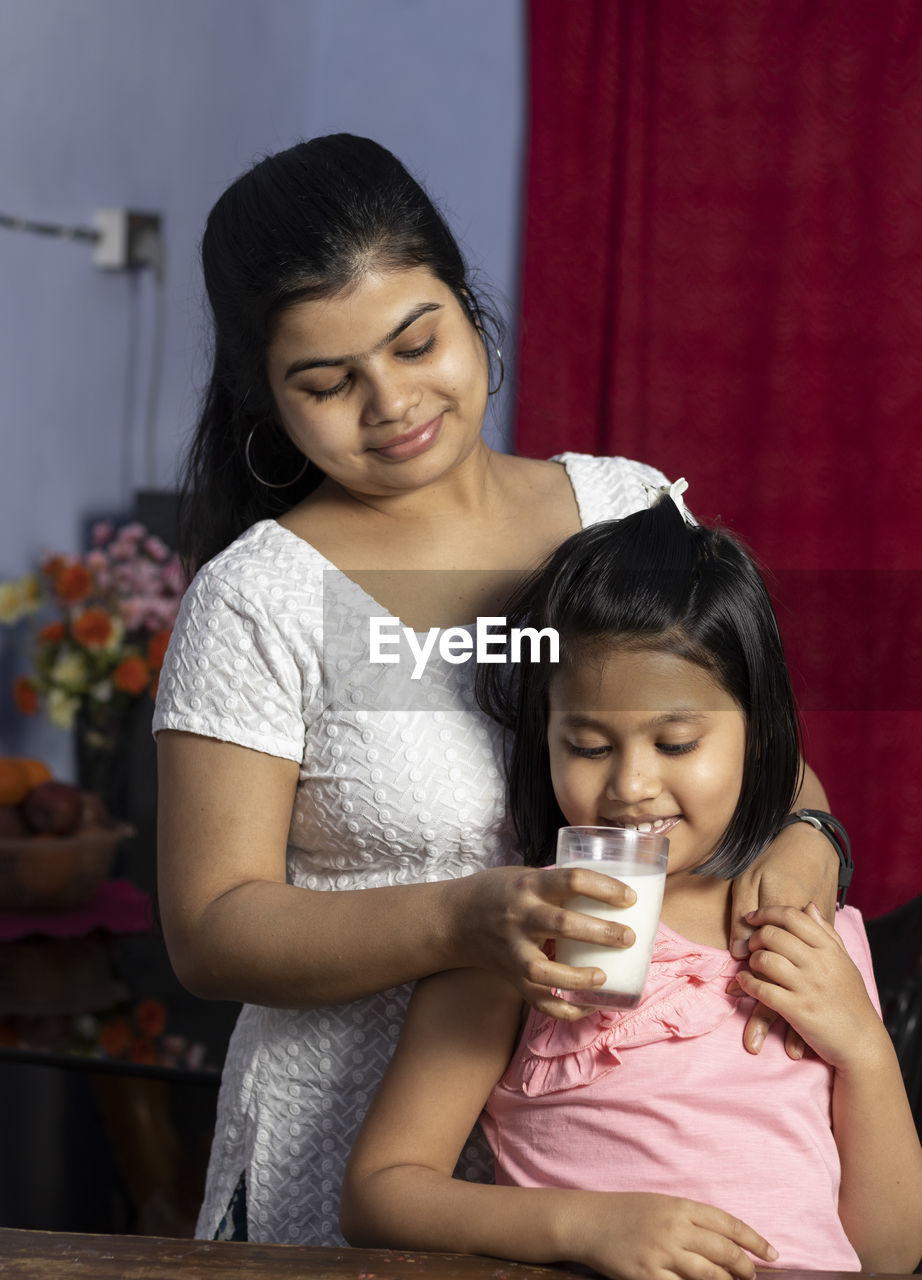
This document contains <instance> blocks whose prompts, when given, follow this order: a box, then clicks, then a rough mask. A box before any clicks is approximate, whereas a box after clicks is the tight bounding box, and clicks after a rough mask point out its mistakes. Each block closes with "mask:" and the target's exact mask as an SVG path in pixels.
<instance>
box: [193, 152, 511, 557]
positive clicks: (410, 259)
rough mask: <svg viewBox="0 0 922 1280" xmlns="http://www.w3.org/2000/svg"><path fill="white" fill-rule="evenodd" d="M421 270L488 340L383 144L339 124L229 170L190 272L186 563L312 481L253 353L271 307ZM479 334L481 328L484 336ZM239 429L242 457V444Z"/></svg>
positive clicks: (434, 231) (263, 344) (492, 329)
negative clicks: (368, 277) (195, 395)
mask: <svg viewBox="0 0 922 1280" xmlns="http://www.w3.org/2000/svg"><path fill="white" fill-rule="evenodd" d="M411 267H425V268H427V269H428V270H429V271H431V272H432V274H433V275H434V276H436V277H437V278H438V279H439V280H441V281H442V283H443V284H445V285H447V286H448V288H449V289H451V291H452V292H453V293H454V295H455V297H456V298H457V299H458V301H459V302H460V303H461V305H462V306H463V308H464V310H465V313H466V314H467V315H468V316H469V318H470V320H471V323H472V324H473V325H474V327H475V328H476V329H477V330H478V331H479V333H480V334H481V336H482V338H483V342H484V347H485V349H486V352H487V356H488V359H489V360H491V362H492V358H493V356H494V355H495V348H496V346H497V345H500V344H501V325H500V322H499V320H498V318H497V316H496V313H495V312H494V310H493V308H492V307H491V306H490V305H489V304H488V303H487V302H486V301H484V300H483V299H482V298H480V297H478V295H477V293H476V292H475V289H474V288H473V286H472V284H471V281H470V278H469V273H468V270H467V267H466V266H465V263H464V259H463V257H462V255H461V252H460V250H459V248H458V245H457V243H456V241H455V239H454V237H453V236H452V234H451V232H450V231H449V229H448V227H447V225H446V224H445V221H444V219H443V218H442V217H441V215H440V214H439V212H438V210H437V209H436V208H435V206H434V205H433V203H432V201H431V200H430V198H429V197H428V195H427V194H426V192H425V191H424V190H423V189H422V187H421V186H420V185H419V183H418V182H416V180H415V179H414V178H412V177H411V176H410V174H409V173H408V172H407V170H406V169H405V168H404V166H403V165H402V164H401V163H400V161H399V160H398V159H397V158H396V156H394V155H392V154H391V152H390V151H387V150H386V149H385V148H384V147H382V146H380V145H379V144H378V143H376V142H372V141H370V140H369V139H368V138H358V137H354V136H352V135H351V134H348V133H338V134H331V135H329V136H327V137H321V138H313V139H312V140H311V141H309V142H299V143H298V144H297V145H296V146H294V147H291V148H289V149H288V150H286V151H281V152H279V153H278V154H276V155H270V156H267V157H266V158H265V159H264V160H261V161H260V162H259V163H258V164H256V165H255V166H254V167H253V168H252V169H250V170H249V171H248V172H247V173H245V174H243V175H242V176H241V177H240V178H238V179H237V180H236V181H235V182H234V183H233V184H232V185H231V186H230V187H229V188H228V189H227V190H226V191H225V192H224V194H223V195H222V196H221V198H220V199H219V200H218V202H217V204H216V205H215V206H214V208H213V209H212V211H211V213H210V215H209V217H208V221H207V225H206V229H205V235H204V239H203V241H202V268H203V272H204V276H205V287H206V290H207V294H208V300H209V302H210V304H211V311H212V315H213V322H214V332H213V342H214V349H213V364H212V371H211V378H210V381H209V383H208V387H207V390H206V392H205V396H204V399H203V403H202V408H201V412H200V416H199V420H198V423H197V426H196V428H195V432H194V434H193V438H192V441H191V444H190V447H189V450H188V455H187V458H186V462H185V468H184V474H183V479H182V486H181V489H182V492H181V502H180V550H181V551H182V553H183V556H184V558H185V559H186V561H187V563H188V564H189V565H190V566H191V567H193V568H196V567H198V566H199V565H201V564H202V563H204V561H205V560H208V559H210V558H211V556H213V555H215V554H216V553H217V552H218V551H220V550H221V549H222V548H223V547H225V546H227V544H228V543H229V542H232V541H233V540H234V538H236V537H237V536H238V535H239V534H240V533H242V532H243V530H244V529H247V528H249V526H250V525H251V524H253V523H254V522H255V521H257V520H261V519H264V518H266V517H267V516H272V515H277V514H279V512H280V511H282V510H284V509H287V508H288V507H290V506H293V505H294V503H296V502H298V501H300V500H301V499H302V498H304V497H305V496H306V495H307V494H308V493H310V492H311V491H312V490H313V489H315V488H316V487H317V485H318V484H319V483H320V481H321V480H322V479H323V474H322V472H320V471H319V470H318V469H317V468H316V467H314V466H313V465H309V466H308V467H307V469H306V471H305V472H304V474H303V475H302V476H301V477H300V478H299V479H298V480H297V481H296V482H295V483H292V484H288V483H287V482H288V481H289V480H290V479H291V478H292V477H293V476H296V475H297V474H298V472H299V470H300V469H301V467H302V466H303V464H304V458H303V457H302V455H301V454H300V453H299V452H298V450H297V449H296V448H295V446H294V445H293V444H292V443H291V441H290V440H289V438H288V436H287V435H286V434H285V432H284V431H283V430H282V428H281V427H280V426H279V424H278V422H277V421H276V418H275V406H274V404H273V399H272V394H271V392H270V389H269V381H268V376H267V371H266V349H267V347H268V344H269V342H270V340H271V337H272V333H273V327H274V324H275V322H276V320H277V318H278V316H279V314H280V313H281V312H282V311H283V310H284V309H285V308H286V307H289V306H291V305H292V304H294V303H296V302H300V301H303V300H306V299H312V298H325V297H330V296H332V295H333V294H336V293H338V292H340V290H342V289H346V288H348V287H349V286H350V285H353V284H355V283H356V282H357V281H359V280H360V279H361V278H362V276H363V275H364V274H365V273H367V272H370V271H373V270H385V271H387V270H396V269H401V268H411ZM488 333H489V334H490V337H488V336H487V334H488ZM254 427H256V428H258V429H257V430H256V432H255V434H254V436H253V442H252V449H251V457H252V461H253V467H254V469H255V470H256V471H257V473H258V474H259V475H260V476H261V477H262V478H263V479H265V480H268V481H270V482H273V483H276V484H283V485H284V488H281V489H272V488H269V487H268V486H267V485H264V484H260V483H259V481H257V480H256V479H255V478H254V476H253V475H252V472H251V471H250V469H249V468H248V467H247V465H246V460H245V456H244V450H245V447H246V442H247V438H248V436H249V434H250V432H251V430H253V428H254Z"/></svg>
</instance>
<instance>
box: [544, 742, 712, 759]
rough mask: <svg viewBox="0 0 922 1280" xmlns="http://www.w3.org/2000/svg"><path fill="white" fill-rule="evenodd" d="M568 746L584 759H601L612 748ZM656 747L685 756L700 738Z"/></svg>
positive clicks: (668, 754) (568, 744)
mask: <svg viewBox="0 0 922 1280" xmlns="http://www.w3.org/2000/svg"><path fill="white" fill-rule="evenodd" d="M567 746H568V748H569V750H570V753H571V755H574V756H579V757H580V758H581V759H583V760H599V759H601V757H602V756H603V755H605V754H606V753H607V752H608V751H609V750H610V749H611V748H609V747H605V746H602V747H578V746H577V745H576V743H574V742H568V743H567ZM656 749H657V751H659V752H661V753H662V754H663V755H664V756H684V755H687V754H688V753H689V752H690V751H696V750H697V749H698V739H697V738H696V739H695V741H694V742H658V743H657V744H656Z"/></svg>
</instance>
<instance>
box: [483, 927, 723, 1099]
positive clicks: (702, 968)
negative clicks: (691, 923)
mask: <svg viewBox="0 0 922 1280" xmlns="http://www.w3.org/2000/svg"><path fill="white" fill-rule="evenodd" d="M744 965H745V961H743V960H735V959H734V958H733V957H732V956H731V955H730V953H729V951H721V950H718V949H717V948H715V947H701V948H696V944H695V943H693V942H689V940H688V939H687V938H683V937H682V936H681V935H680V934H677V933H674V932H673V931H672V930H671V929H667V928H666V926H665V925H660V928H659V932H658V934H657V938H656V942H655V943H654V946H653V959H652V962H651V964H650V974H649V977H648V978H647V984H646V986H645V987H644V992H643V997H642V999H641V1001H640V1004H638V1005H637V1006H636V1007H635V1008H633V1009H626V1010H618V1011H615V1010H612V1011H611V1012H603V1011H602V1010H598V1011H597V1012H595V1013H592V1014H589V1015H588V1017H585V1018H581V1019H580V1020H579V1021H578V1022H560V1021H559V1020H558V1019H557V1018H548V1017H543V1016H542V1015H540V1014H536V1013H534V1011H532V1013H531V1014H530V1015H529V1018H528V1021H527V1023H526V1026H525V1030H524V1033H523V1036H522V1042H521V1044H520V1046H519V1048H518V1050H517V1051H516V1053H515V1055H514V1057H513V1059H512V1062H511V1063H510V1064H509V1067H508V1069H507V1071H506V1074H505V1075H504V1076H503V1078H502V1080H501V1081H500V1084H499V1087H500V1088H502V1089H510V1090H512V1091H513V1092H515V1093H525V1094H527V1095H529V1096H530V1097H536V1096H539V1095H541V1094H547V1093H558V1092H560V1091H562V1090H564V1089H578V1088H580V1087H582V1086H583V1085H587V1084H589V1083H590V1082H591V1081H593V1080H598V1079H600V1078H601V1077H602V1076H605V1075H608V1073H609V1072H611V1071H614V1069H615V1068H616V1067H617V1066H618V1064H619V1062H620V1061H621V1059H620V1057H619V1054H618V1050H619V1049H624V1048H627V1047H629V1046H634V1045H644V1044H653V1043H655V1042H656V1041H658V1040H667V1039H671V1038H674V1039H680V1040H685V1039H689V1038H691V1037H693V1036H703V1035H706V1034H707V1033H708V1032H709V1031H713V1030H714V1028H715V1027H718V1026H720V1024H721V1023H722V1022H725V1021H726V1020H727V1018H730V1017H732V1015H733V1014H734V1013H735V1012H736V1009H737V1007H738V1006H739V1004H740V1003H741V1001H744V1000H746V999H747V997H745V996H743V995H742V994H740V995H730V994H729V993H728V992H727V989H726V988H727V986H728V985H729V984H730V982H731V980H732V979H733V978H734V977H735V976H736V974H737V973H739V971H740V969H742V968H743V967H744Z"/></svg>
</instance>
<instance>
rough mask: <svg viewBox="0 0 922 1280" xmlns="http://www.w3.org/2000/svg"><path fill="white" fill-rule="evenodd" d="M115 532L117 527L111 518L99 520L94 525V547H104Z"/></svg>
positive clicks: (92, 535)
mask: <svg viewBox="0 0 922 1280" xmlns="http://www.w3.org/2000/svg"><path fill="white" fill-rule="evenodd" d="M114 532H115V527H114V525H113V524H112V522H111V521H109V520H98V521H97V522H96V524H94V525H93V528H92V531H91V533H90V537H91V539H92V542H93V546H94V547H104V546H105V545H106V543H107V542H108V541H109V539H110V538H111V537H112V535H113V533H114Z"/></svg>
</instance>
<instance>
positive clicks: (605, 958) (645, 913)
mask: <svg viewBox="0 0 922 1280" xmlns="http://www.w3.org/2000/svg"><path fill="white" fill-rule="evenodd" d="M558 866H560V867H561V868H565V867H586V868H587V870H589V871H597V872H598V873H599V874H600V875H603V876H611V877H612V879H615V880H620V881H621V883H622V884H626V885H630V887H631V888H632V889H633V890H634V892H635V893H636V894H637V901H636V902H635V903H634V904H633V905H632V906H630V907H612V906H610V905H609V904H608V903H606V902H600V901H599V900H598V898H587V897H585V896H584V895H582V894H578V895H576V896H575V897H572V898H568V899H567V900H566V901H565V902H564V906H565V907H566V909H567V910H568V911H579V912H581V913H582V914H583V915H587V916H595V917H596V918H597V919H599V920H614V921H617V922H618V923H620V924H626V925H630V927H631V928H632V929H633V930H634V933H635V935H636V940H635V941H634V943H633V945H632V946H630V947H627V948H625V949H619V948H614V947H600V946H596V945H595V944H594V943H591V942H578V941H575V940H574V939H573V938H558V939H557V940H556V944H555V947H556V956H557V959H558V960H559V961H560V962H561V964H569V965H573V966H574V967H575V968H584V967H589V968H593V967H594V968H598V969H602V970H604V972H605V975H606V977H605V982H604V983H603V984H602V986H600V987H590V988H588V989H586V990H585V991H567V992H565V993H564V994H565V996H566V999H567V1000H569V1001H570V1003H571V1004H581V1005H582V1004H588V1005H605V1006H607V1007H614V1008H621V1009H630V1008H632V1007H633V1006H634V1005H635V1004H636V1003H637V1001H638V1000H639V999H640V995H641V992H642V991H643V987H644V983H645V982H646V980H647V971H648V970H649V968H650V956H651V955H652V953H653V941H654V939H655V937H656V929H657V925H658V924H659V917H660V910H661V908H662V905H663V888H664V886H665V883H666V872H665V869H663V870H657V869H656V868H652V867H643V866H639V867H633V868H631V869H630V870H629V871H627V872H625V871H623V870H621V869H620V868H619V865H618V864H617V863H614V864H613V863H607V862H604V861H602V860H600V859H596V858H574V859H572V860H569V861H566V862H560V863H558Z"/></svg>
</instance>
